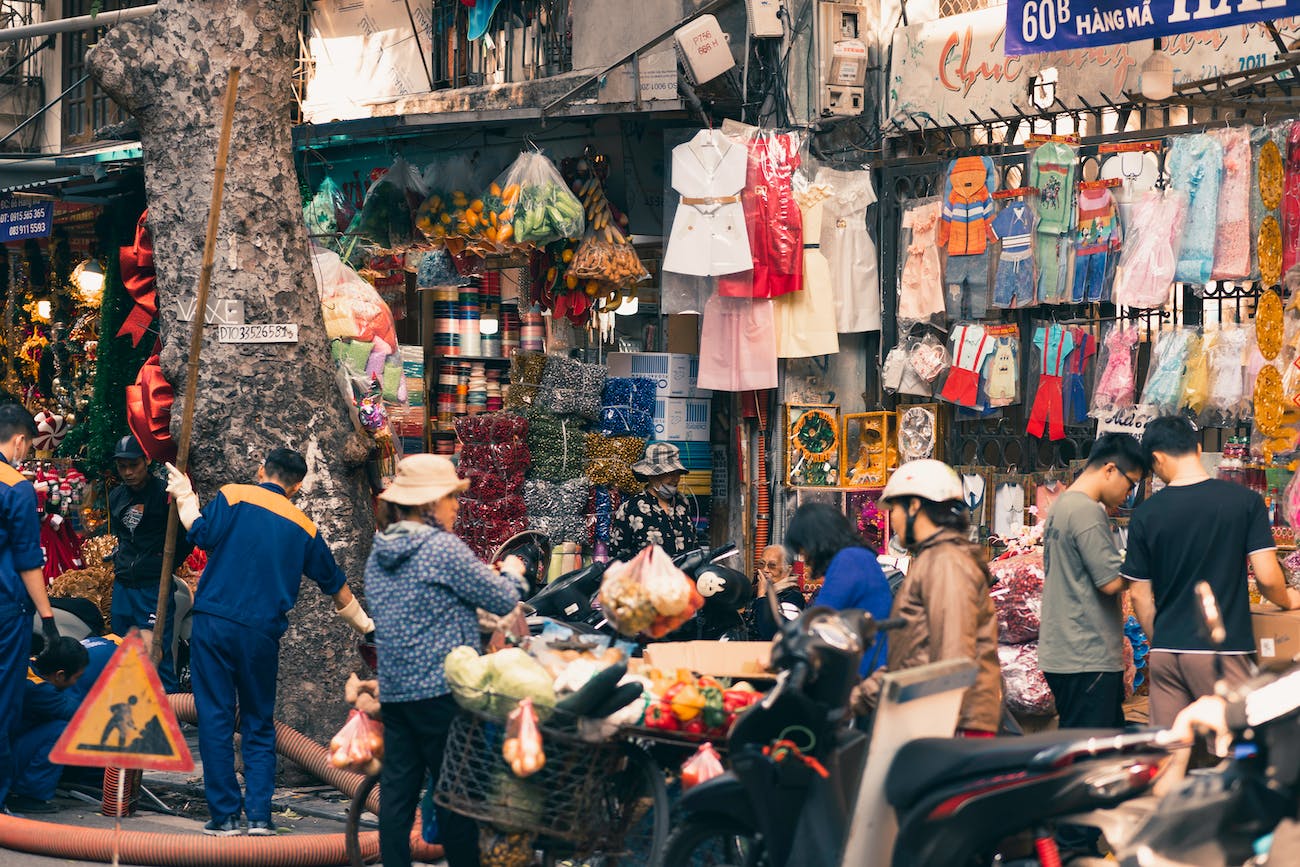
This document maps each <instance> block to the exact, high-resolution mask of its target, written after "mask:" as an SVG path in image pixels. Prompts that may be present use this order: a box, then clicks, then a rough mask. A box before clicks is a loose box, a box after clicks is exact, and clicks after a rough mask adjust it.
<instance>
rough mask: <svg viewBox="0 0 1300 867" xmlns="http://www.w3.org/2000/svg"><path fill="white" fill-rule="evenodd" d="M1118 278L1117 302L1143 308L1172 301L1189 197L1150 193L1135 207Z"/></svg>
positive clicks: (1116, 282) (1126, 305) (1160, 191)
mask: <svg viewBox="0 0 1300 867" xmlns="http://www.w3.org/2000/svg"><path fill="white" fill-rule="evenodd" d="M1132 213H1133V221H1132V225H1131V226H1129V227H1126V238H1125V243H1124V250H1123V252H1122V253H1121V254H1120V260H1119V273H1118V276H1116V278H1115V291H1114V296H1115V303H1116V304H1120V305H1123V306H1125V307H1137V308H1142V309H1147V308H1153V307H1164V306H1165V305H1167V304H1168V303H1169V301H1170V294H1171V290H1172V288H1173V283H1174V271H1175V270H1176V269H1177V267H1178V257H1179V255H1180V254H1181V252H1182V247H1183V227H1184V225H1185V224H1186V221H1187V194H1186V193H1184V192H1181V191H1179V190H1151V191H1149V192H1147V193H1146V194H1144V195H1143V196H1142V197H1141V198H1140V199H1138V201H1137V202H1136V203H1135V204H1134V205H1133V212H1132Z"/></svg>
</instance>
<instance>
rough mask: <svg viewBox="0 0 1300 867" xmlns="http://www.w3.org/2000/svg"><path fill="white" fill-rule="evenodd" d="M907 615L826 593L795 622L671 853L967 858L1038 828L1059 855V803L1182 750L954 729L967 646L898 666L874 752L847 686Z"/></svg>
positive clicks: (685, 809)
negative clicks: (835, 606)
mask: <svg viewBox="0 0 1300 867" xmlns="http://www.w3.org/2000/svg"><path fill="white" fill-rule="evenodd" d="M898 625H900V624H899V622H897V621H893V620H886V621H883V622H875V621H873V620H872V619H871V618H870V616H869V615H868V614H866V613H865V612H862V611H838V612H837V611H832V610H831V609H828V608H820V607H819V608H812V609H809V610H807V611H805V612H804V614H803V615H802V616H801V617H800V618H799V619H798V620H797V621H791V622H789V623H786V624H783V625H782V628H781V632H780V633H779V635H778V638H777V642H776V644H775V645H774V647H773V652H772V665H773V668H774V670H777V671H779V672H780V674H779V676H778V680H777V684H776V686H775V688H774V689H773V690H772V692H771V693H769V694H768V696H767V697H766V698H765V699H764V700H763V701H762V702H760V703H759V704H758V705H756V706H754V707H753V708H751V709H749V710H748V711H746V712H745V713H743V714H742V715H741V716H740V718H739V719H738V720H737V721H736V724H735V726H734V727H733V729H732V732H731V735H730V736H729V738H728V740H727V747H728V752H729V755H730V760H731V770H729V771H727V772H726V773H724V774H722V775H721V776H719V777H717V778H715V779H713V780H710V781H707V782H705V783H702V784H700V785H699V786H696V787H695V788H694V789H692V790H690V791H689V792H687V793H686V794H685V795H684V796H683V798H682V802H681V811H682V816H683V818H682V820H681V821H680V822H679V823H678V824H677V827H676V830H675V831H674V834H673V836H672V837H671V838H670V839H669V842H668V845H667V847H666V850H665V857H664V861H663V863H664V865H673V867H677V865H688V864H731V865H736V867H796V865H797V867H804V865H807V867H813V865H817V867H825V865H834V864H843V865H845V867H849V865H852V867H864V865H870V867H884V865H890V864H892V865H894V867H932V865H933V867H938V865H944V867H953V865H960V867H964V865H974V864H992V863H994V862H995V860H997V859H1000V858H1001V857H1002V856H1003V855H1004V854H1006V852H1004V851H1003V849H1004V847H1003V845H1002V844H1003V841H1004V840H1005V839H1006V838H1012V837H1020V838H1024V837H1026V836H1028V837H1031V838H1033V843H1034V844H1035V845H1036V846H1037V848H1038V849H1039V850H1040V851H1041V853H1042V859H1041V861H1042V863H1043V864H1044V865H1046V864H1052V863H1059V861H1057V862H1054V861H1053V860H1052V856H1054V855H1055V844H1054V842H1053V841H1052V831H1051V826H1052V824H1053V822H1054V821H1055V820H1056V818H1057V817H1059V816H1063V815H1067V814H1070V813H1075V812H1080V811H1081V809H1093V808H1102V807H1107V806H1111V805H1113V804H1117V803H1120V802H1122V801H1123V800H1125V799H1127V798H1130V797H1133V796H1135V795H1137V794H1139V793H1141V792H1142V791H1145V790H1146V788H1147V787H1148V785H1149V783H1150V781H1151V780H1152V779H1153V778H1154V776H1155V775H1156V772H1157V771H1158V770H1159V768H1160V767H1161V766H1162V764H1163V762H1164V760H1165V759H1166V758H1167V757H1168V755H1167V753H1166V751H1165V750H1164V748H1163V747H1162V746H1160V745H1158V744H1157V743H1156V740H1155V735H1154V734H1151V735H1124V734H1123V733H1120V732H1115V731H1102V732H1089V731H1070V732H1052V733H1048V734H1045V735H1033V736H1029V737H1022V738H999V739H962V738H953V737H951V735H952V733H953V732H954V730H955V727H956V722H957V717H958V712H959V710H960V706H961V699H962V696H963V694H964V692H965V690H966V689H967V688H969V687H970V686H971V685H972V684H973V683H974V681H975V671H976V668H975V665H974V663H973V662H971V661H969V660H947V661H942V662H938V663H932V664H930V665H926V666H921V667H918V668H914V669H910V670H907V671H901V672H896V673H892V674H888V675H885V677H884V682H883V689H882V692H881V699H880V704H879V706H878V709H877V712H876V716H875V719H874V721H873V725H872V731H871V734H870V748H869V750H868V737H867V735H865V734H863V733H861V732H859V731H857V730H856V729H855V728H854V727H853V726H852V718H851V716H850V714H849V712H848V710H847V705H848V698H849V693H850V691H851V689H852V688H853V686H854V684H856V683H857V682H858V675H857V672H858V665H859V662H860V660H861V656H862V652H863V648H865V647H868V646H871V644H872V643H873V641H874V638H875V635H876V633H877V632H878V631H881V630H888V629H891V628H894V627H896V626H898ZM1078 805H1088V806H1087V807H1084V808H1080V807H1079V806H1078ZM1007 851H1010V850H1007Z"/></svg>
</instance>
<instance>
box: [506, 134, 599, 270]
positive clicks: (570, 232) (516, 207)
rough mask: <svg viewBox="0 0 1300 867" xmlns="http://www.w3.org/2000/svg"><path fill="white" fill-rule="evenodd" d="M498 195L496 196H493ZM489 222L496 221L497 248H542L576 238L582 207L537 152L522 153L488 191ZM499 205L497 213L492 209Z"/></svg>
mask: <svg viewBox="0 0 1300 867" xmlns="http://www.w3.org/2000/svg"><path fill="white" fill-rule="evenodd" d="M497 191H499V192H497ZM488 192H489V197H490V199H491V200H489V198H485V200H484V201H485V202H486V203H487V204H488V208H487V211H488V214H489V220H490V221H491V220H492V218H493V217H495V218H496V220H495V225H497V226H499V229H498V231H497V233H496V241H497V242H498V243H499V244H507V243H515V244H533V245H538V246H540V245H543V244H548V243H550V242H551V241H558V240H560V239H561V238H580V237H582V232H583V229H584V228H585V226H586V219H585V218H584V216H583V212H582V203H581V202H579V201H578V198H577V196H575V195H573V193H572V192H571V191H570V190H569V185H568V184H566V183H565V182H564V178H562V177H561V176H560V173H559V171H558V170H557V169H556V168H555V166H554V164H552V163H551V161H550V160H548V159H547V158H546V157H544V156H543V155H542V153H541V151H525V152H524V153H521V154H520V155H519V158H518V159H516V160H515V161H514V162H513V163H511V164H510V168H508V169H506V170H505V171H504V172H502V173H501V175H500V176H499V177H498V178H497V179H496V182H495V183H494V184H493V185H492V186H491V187H489V190H488ZM498 201H499V209H495V207H496V205H497V202H498Z"/></svg>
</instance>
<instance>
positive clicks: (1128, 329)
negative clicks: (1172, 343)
mask: <svg viewBox="0 0 1300 867" xmlns="http://www.w3.org/2000/svg"><path fill="white" fill-rule="evenodd" d="M1140 336H1141V335H1140V334H1139V332H1138V329H1137V328H1136V327H1135V326H1132V325H1126V324H1125V323H1123V322H1114V323H1112V324H1110V325H1109V326H1107V329H1106V332H1105V336H1104V337H1103V338H1102V341H1101V355H1100V357H1099V358H1098V361H1097V369H1098V371H1100V372H1099V373H1098V374H1097V385H1096V387H1095V388H1094V389H1093V393H1092V415H1093V416H1094V417H1099V416H1102V415H1105V414H1107V413H1109V412H1113V411H1114V410H1117V409H1127V408H1128V407H1131V406H1133V405H1134V403H1135V402H1136V397H1137V374H1136V371H1135V369H1134V360H1135V356H1136V354H1137V344H1138V338H1139V337H1140Z"/></svg>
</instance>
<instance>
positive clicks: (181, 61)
mask: <svg viewBox="0 0 1300 867" xmlns="http://www.w3.org/2000/svg"><path fill="white" fill-rule="evenodd" d="M298 10H299V2H298V0H159V3H158V11H157V12H156V13H155V14H154V15H152V16H150V17H149V18H145V19H142V20H140V21H136V22H132V23H128V24H122V25H118V26H117V27H114V28H113V29H112V30H110V31H109V32H108V34H107V35H106V36H104V37H103V39H101V40H100V42H99V43H98V45H96V46H95V47H94V48H93V49H92V50H91V52H90V53H89V55H88V58H87V62H88V64H89V66H90V69H91V71H92V73H93V75H94V76H95V78H96V80H97V81H98V82H99V83H100V85H101V86H103V88H104V89H105V90H106V91H108V93H109V94H110V95H111V96H112V97H113V98H114V99H116V100H117V101H118V102H119V103H121V104H122V105H123V106H124V107H125V108H126V109H128V110H129V111H130V112H131V113H132V114H133V115H135V117H136V118H137V119H138V120H139V123H140V138H141V143H142V145H143V148H144V168H145V189H146V192H147V194H148V200H149V228H150V229H151V230H152V232H153V239H154V249H155V256H156V267H157V272H158V284H157V285H158V308H159V319H158V321H159V325H160V327H161V332H162V343H163V355H162V363H163V370H164V372H165V374H166V376H167V379H168V380H169V381H170V382H171V383H172V384H173V385H174V386H175V389H176V405H175V407H174V409H173V413H172V431H173V435H177V436H178V435H179V429H180V418H181V411H182V409H183V407H182V402H183V392H184V382H185V363H186V360H187V356H188V346H189V334H190V327H191V326H190V324H188V323H181V322H179V315H180V302H185V303H186V304H187V305H189V306H192V304H193V299H194V297H195V292H196V288H197V285H198V277H199V270H200V267H201V260H202V252H203V240H204V234H205V229H206V221H207V218H208V205H209V202H210V201H211V196H212V182H213V173H214V168H215V162H216V145H217V136H218V131H219V126H220V123H221V115H222V110H223V107H222V99H223V96H224V93H225V88H226V82H227V77H228V70H229V68H230V67H231V66H233V65H237V66H240V67H242V70H243V71H242V73H241V78H240V83H239V101H238V107H237V109H236V112H235V117H234V126H233V135H232V138H231V152H230V164H229V167H228V170H227V175H226V184H225V186H226V189H225V203H224V207H223V209H222V213H221V222H220V228H219V231H218V234H217V246H216V267H215V268H214V270H213V274H212V288H211V295H210V298H211V299H213V300H217V299H220V300H237V301H243V302H244V309H245V318H246V321H247V322H248V323H250V324H251V323H296V324H297V325H298V335H299V342H298V343H296V344H271V345H247V344H221V343H218V342H217V339H216V329H215V328H209V329H208V331H207V335H206V336H205V339H204V343H203V356H202V359H203V362H202V366H201V368H200V375H199V384H198V397H197V399H196V402H195V412H194V434H193V447H192V450H191V452H190V468H191V470H192V473H193V475H194V478H195V485H196V488H197V490H198V492H199V496H200V499H201V500H202V501H203V502H206V501H207V500H209V499H210V498H211V497H212V496H214V495H215V493H216V490H217V488H218V487H220V486H221V485H223V484H227V483H230V482H251V481H252V480H253V478H254V475H255V473H256V471H257V467H258V465H259V464H260V462H261V459H262V458H263V457H264V456H265V454H266V453H267V452H268V451H270V450H271V449H273V448H276V447H278V446H288V447H291V448H295V449H297V450H298V451H300V452H302V453H303V454H304V455H305V456H306V458H307V465H308V475H307V479H306V483H305V484H304V487H303V493H302V494H301V495H300V498H299V504H300V505H301V506H302V507H303V509H304V510H305V511H306V512H307V514H308V515H310V516H311V517H312V518H313V519H314V520H315V521H316V522H317V524H318V525H319V527H320V529H321V532H323V533H324V535H325V538H326V539H327V540H328V541H329V542H330V544H331V546H332V548H333V549H334V553H335V556H336V557H337V558H338V561H339V564H340V565H341V566H342V567H343V570H344V572H346V573H347V574H348V576H349V577H350V578H351V579H352V581H353V583H354V584H355V585H359V584H360V578H361V574H362V566H363V564H364V563H365V557H366V554H367V552H368V550H369V543H370V536H371V532H372V530H373V519H372V514H371V512H370V507H369V499H368V496H367V491H366V488H365V479H364V473H363V467H362V462H363V460H364V457H365V454H366V443H365V441H364V440H363V439H362V437H361V436H360V435H359V434H357V433H355V429H354V427H353V425H352V422H351V420H350V418H349V411H348V407H347V405H346V404H345V402H344V398H343V396H342V395H341V394H340V392H339V391H338V389H337V387H336V385H335V379H334V365H333V362H332V361H331V360H330V354H329V345H328V339H327V338H326V336H325V327H324V323H323V321H322V318H321V312H320V301H319V298H318V295H317V286H316V278H315V275H314V274H313V272H312V267H311V259H310V257H309V248H308V239H307V232H306V228H305V226H304V225H303V220H302V210H301V200H300V196H299V192H298V179H297V175H296V172H295V170H294V164H293V158H292V144H291V134H290V121H289V107H290V103H291V100H292V98H293V97H292V94H293V90H292V88H291V85H290V80H291V73H292V68H293V63H294V60H295V52H296V48H297V40H296V29H295V25H296V22H297V20H298ZM257 567H258V564H256V563H249V564H248V580H249V581H257V580H258V572H257ZM303 589H304V592H303V594H302V597H301V599H300V601H299V603H298V607H297V609H296V610H295V612H294V614H293V615H292V616H291V618H290V627H289V632H288V633H287V634H286V635H285V637H284V640H283V642H282V644H281V655H280V683H279V696H278V706H277V709H276V716H277V717H278V718H279V719H281V720H282V721H284V722H285V723H287V724H289V725H291V726H293V727H294V728H297V729H299V730H300V731H303V732H304V733H307V734H309V735H311V736H312V737H314V738H316V739H317V740H328V738H329V736H330V735H331V734H332V730H334V729H337V727H338V725H339V723H340V721H341V720H342V693H343V681H344V679H345V678H346V676H347V673H348V671H349V670H350V669H351V668H352V667H353V664H354V662H355V660H356V654H355V652H354V650H353V638H354V636H353V634H352V632H351V630H349V629H348V627H347V626H346V625H344V624H343V623H342V622H341V621H339V620H338V619H337V618H336V617H334V616H333V614H332V605H331V603H330V602H329V600H328V599H327V598H326V597H323V596H322V595H321V594H320V593H318V592H316V589H315V585H314V584H312V583H311V582H307V586H306V587H304V588H303Z"/></svg>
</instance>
